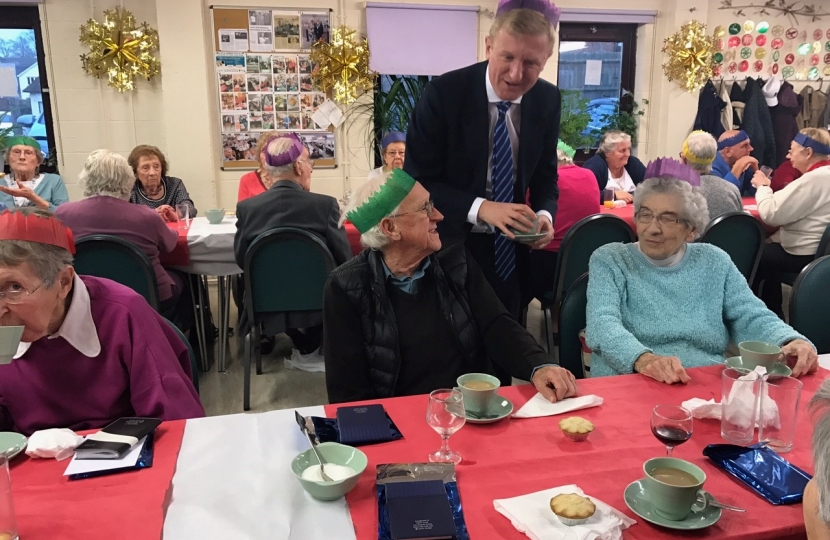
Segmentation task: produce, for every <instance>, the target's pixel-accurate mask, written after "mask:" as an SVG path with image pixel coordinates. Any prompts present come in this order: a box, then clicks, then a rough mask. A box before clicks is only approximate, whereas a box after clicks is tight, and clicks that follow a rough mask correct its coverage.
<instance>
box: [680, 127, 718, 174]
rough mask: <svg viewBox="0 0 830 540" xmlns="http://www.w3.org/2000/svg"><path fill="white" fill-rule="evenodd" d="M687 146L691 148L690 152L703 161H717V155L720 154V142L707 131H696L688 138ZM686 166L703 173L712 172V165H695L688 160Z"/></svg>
mask: <svg viewBox="0 0 830 540" xmlns="http://www.w3.org/2000/svg"><path fill="white" fill-rule="evenodd" d="M686 146H688V147H689V152H691V153H692V154H694V156H695V157H698V158H700V159H703V160H706V159H708V160H712V161H714V160H715V155H716V154H717V153H718V141H716V140H715V138H714V137H712V136H711V135H710V134H708V133H706V132H705V131H695V132H694V133H692V134H691V135H689V136H688V137H686ZM686 165H688V166H689V167H691V168H692V169H694V170H696V171H698V172H700V173H702V174H709V173H710V172H712V163H711V161H710V162H709V163H694V162H692V161H690V160H688V159H687V160H686Z"/></svg>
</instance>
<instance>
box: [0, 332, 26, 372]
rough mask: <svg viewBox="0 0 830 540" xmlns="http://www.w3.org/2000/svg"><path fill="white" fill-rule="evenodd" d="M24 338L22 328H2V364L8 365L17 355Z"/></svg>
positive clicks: (0, 359) (0, 348)
mask: <svg viewBox="0 0 830 540" xmlns="http://www.w3.org/2000/svg"><path fill="white" fill-rule="evenodd" d="M22 336H23V327H22V326H0V364H8V363H10V362H11V361H12V358H14V355H15V354H17V346H18V345H20V338H21V337H22Z"/></svg>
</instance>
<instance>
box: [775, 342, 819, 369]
mask: <svg viewBox="0 0 830 540" xmlns="http://www.w3.org/2000/svg"><path fill="white" fill-rule="evenodd" d="M781 354H783V355H784V360H785V361H787V364H789V365H791V366H792V369H793V377H801V376H802V375H806V374H807V373H813V372H814V371H816V370H817V369H818V354H816V350H815V349H814V348H813V346H812V345H810V344H809V343H807V342H806V341H804V340H803V339H794V340H792V341H790V342H789V343H787V344H786V345H784V346H783V347H781ZM793 359H794V361H795V363H794V364H793V363H792V362H793Z"/></svg>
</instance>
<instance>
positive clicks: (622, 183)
mask: <svg viewBox="0 0 830 540" xmlns="http://www.w3.org/2000/svg"><path fill="white" fill-rule="evenodd" d="M636 188H637V186H636V185H634V180H632V179H631V175H630V174H628V171H627V170H625V167H623V173H622V176H621V177H619V178H614V176H613V175H612V174H611V169H608V183H607V184H606V185H605V189H613V190H614V191H625V192H626V193H634V190H635V189H636Z"/></svg>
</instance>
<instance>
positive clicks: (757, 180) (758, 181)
mask: <svg viewBox="0 0 830 540" xmlns="http://www.w3.org/2000/svg"><path fill="white" fill-rule="evenodd" d="M771 183H772V182H771V181H770V179H769V178H767V175H765V174H764V173H762V172H761V171H760V170H758V171H755V174H754V175H753V176H752V185H753V187H755V188H759V187H761V186H768V185H770V184H771Z"/></svg>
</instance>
